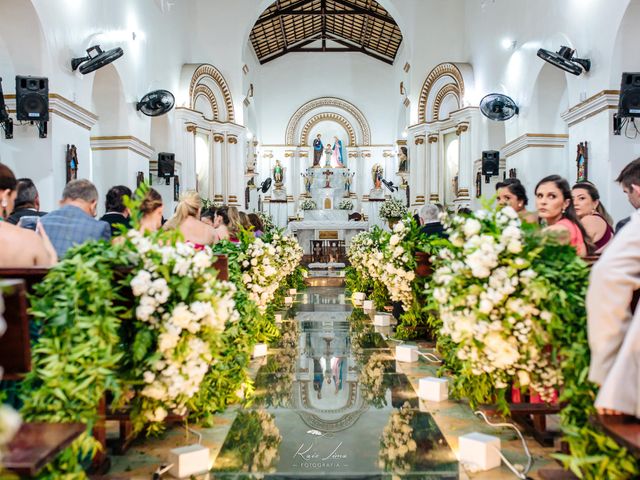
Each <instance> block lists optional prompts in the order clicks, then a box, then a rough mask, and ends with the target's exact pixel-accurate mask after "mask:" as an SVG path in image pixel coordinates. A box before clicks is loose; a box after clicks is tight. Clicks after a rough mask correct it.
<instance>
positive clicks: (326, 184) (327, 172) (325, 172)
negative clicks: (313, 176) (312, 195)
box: [322, 170, 333, 188]
mask: <svg viewBox="0 0 640 480" xmlns="http://www.w3.org/2000/svg"><path fill="white" fill-rule="evenodd" d="M322 174H323V175H324V176H325V177H326V181H325V184H324V188H331V180H330V178H331V175H333V172H332V171H331V170H325V171H324V172H322Z"/></svg>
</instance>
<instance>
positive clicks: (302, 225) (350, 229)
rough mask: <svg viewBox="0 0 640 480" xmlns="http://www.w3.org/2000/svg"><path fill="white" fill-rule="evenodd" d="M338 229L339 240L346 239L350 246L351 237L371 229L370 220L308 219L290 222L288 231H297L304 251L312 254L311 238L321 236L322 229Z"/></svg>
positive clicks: (316, 238)
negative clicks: (337, 220)
mask: <svg viewBox="0 0 640 480" xmlns="http://www.w3.org/2000/svg"><path fill="white" fill-rule="evenodd" d="M327 230H330V231H337V232H338V240H344V242H345V245H346V246H347V247H348V246H349V243H350V242H351V239H352V238H353V237H354V236H355V235H356V234H358V233H360V232H362V231H364V230H369V222H355V221H353V222H336V221H307V220H303V221H301V222H298V221H296V222H289V225H288V226H287V233H295V234H296V236H297V238H298V243H299V244H300V246H302V248H303V250H304V253H305V254H307V255H310V254H311V240H318V239H319V238H320V231H327Z"/></svg>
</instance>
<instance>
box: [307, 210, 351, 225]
mask: <svg viewBox="0 0 640 480" xmlns="http://www.w3.org/2000/svg"><path fill="white" fill-rule="evenodd" d="M348 220H349V212H348V211H347V210H305V211H304V221H305V222H307V221H317V222H321V221H326V222H346V221H348Z"/></svg>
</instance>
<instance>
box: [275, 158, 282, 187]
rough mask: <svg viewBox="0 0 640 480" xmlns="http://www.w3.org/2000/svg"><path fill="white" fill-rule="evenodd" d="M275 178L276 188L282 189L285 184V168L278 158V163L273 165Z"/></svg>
mask: <svg viewBox="0 0 640 480" xmlns="http://www.w3.org/2000/svg"><path fill="white" fill-rule="evenodd" d="M273 180H274V182H275V183H276V189H277V190H280V189H282V185H283V184H284V168H282V165H280V160H276V164H275V166H274V167H273Z"/></svg>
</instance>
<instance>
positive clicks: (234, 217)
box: [227, 207, 242, 243]
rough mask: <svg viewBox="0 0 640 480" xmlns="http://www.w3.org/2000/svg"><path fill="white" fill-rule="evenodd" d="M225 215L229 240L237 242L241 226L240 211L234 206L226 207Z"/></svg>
mask: <svg viewBox="0 0 640 480" xmlns="http://www.w3.org/2000/svg"><path fill="white" fill-rule="evenodd" d="M227 216H228V217H229V224H228V225H227V229H228V230H229V241H230V242H234V243H237V242H239V240H238V232H240V227H242V224H241V223H240V212H238V209H237V208H236V207H227Z"/></svg>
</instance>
